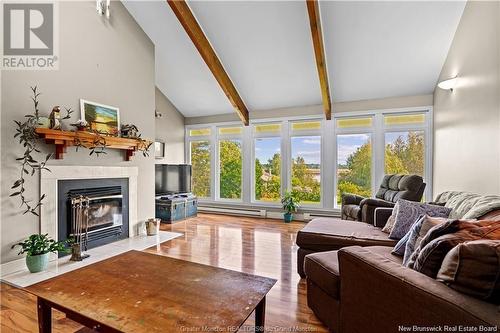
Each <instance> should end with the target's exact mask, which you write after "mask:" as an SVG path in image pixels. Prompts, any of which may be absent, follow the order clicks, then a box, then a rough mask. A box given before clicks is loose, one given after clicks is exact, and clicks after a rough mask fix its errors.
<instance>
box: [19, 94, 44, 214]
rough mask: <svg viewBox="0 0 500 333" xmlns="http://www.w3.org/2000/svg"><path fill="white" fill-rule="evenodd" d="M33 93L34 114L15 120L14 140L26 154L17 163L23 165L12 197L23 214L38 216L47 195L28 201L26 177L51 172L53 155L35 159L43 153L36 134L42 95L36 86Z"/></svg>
mask: <svg viewBox="0 0 500 333" xmlns="http://www.w3.org/2000/svg"><path fill="white" fill-rule="evenodd" d="M31 91H32V92H33V97H32V98H31V99H32V100H33V104H34V109H35V111H34V113H33V114H27V115H25V118H26V120H25V121H24V122H20V121H17V120H14V122H15V123H16V134H15V135H14V138H18V139H19V143H20V144H22V145H23V147H24V154H23V156H21V157H18V158H16V161H19V162H20V163H21V171H20V176H19V179H17V180H16V181H15V182H14V184H13V185H12V190H13V192H12V194H11V195H10V196H11V197H19V200H20V201H21V207H22V208H23V209H24V212H23V214H27V213H31V214H33V215H37V216H38V212H37V209H38V207H40V206H41V205H42V200H43V199H44V198H45V194H42V195H41V196H40V198H39V199H38V200H37V201H36V202H32V201H30V200H27V199H26V196H25V191H26V187H25V185H26V178H25V177H26V176H33V175H34V174H35V172H36V171H38V170H47V171H50V170H49V169H48V168H47V167H46V164H47V161H48V160H49V158H50V156H52V154H47V155H46V156H45V158H44V159H42V160H41V161H38V160H37V159H35V156H36V155H35V154H36V153H41V152H40V150H39V149H38V143H39V141H38V139H39V137H38V134H36V132H35V129H36V128H37V126H38V124H39V109H38V103H39V101H38V97H39V96H40V93H39V92H38V90H37V87H36V86H35V87H31Z"/></svg>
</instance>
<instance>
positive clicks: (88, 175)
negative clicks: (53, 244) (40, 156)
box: [40, 165, 139, 240]
mask: <svg viewBox="0 0 500 333" xmlns="http://www.w3.org/2000/svg"><path fill="white" fill-rule="evenodd" d="M138 172H139V171H138V168H137V167H112V166H110V167H105V166H74V165H71V166H66V165H65V166H54V165H52V166H50V172H49V171H46V170H42V172H41V173H40V193H44V194H45V199H44V200H43V205H42V206H41V209H40V233H41V234H48V235H49V237H51V238H53V239H55V240H57V220H58V217H57V211H58V207H57V192H58V191H57V187H58V186H57V184H58V181H59V180H74V179H99V178H127V179H128V188H129V190H128V193H129V198H128V201H129V212H128V214H129V219H128V221H129V228H128V230H129V237H133V236H135V235H138V234H139V224H138V221H137V175H138Z"/></svg>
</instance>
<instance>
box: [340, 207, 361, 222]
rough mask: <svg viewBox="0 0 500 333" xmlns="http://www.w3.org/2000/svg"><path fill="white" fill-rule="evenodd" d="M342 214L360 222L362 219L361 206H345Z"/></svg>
mask: <svg viewBox="0 0 500 333" xmlns="http://www.w3.org/2000/svg"><path fill="white" fill-rule="evenodd" d="M342 213H343V214H344V215H345V217H347V218H348V219H352V220H355V221H358V220H360V219H361V206H358V205H343V206H342Z"/></svg>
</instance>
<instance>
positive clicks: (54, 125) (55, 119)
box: [49, 105, 73, 130]
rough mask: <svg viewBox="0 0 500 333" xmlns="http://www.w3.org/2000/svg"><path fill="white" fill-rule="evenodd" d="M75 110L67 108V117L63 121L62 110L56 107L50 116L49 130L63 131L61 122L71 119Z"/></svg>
mask: <svg viewBox="0 0 500 333" xmlns="http://www.w3.org/2000/svg"><path fill="white" fill-rule="evenodd" d="M72 113H73V110H72V109H71V108H69V109H68V108H66V116H64V117H63V118H62V119H61V108H60V107H59V106H58V105H56V106H54V107H53V108H52V111H51V112H50V115H49V122H50V123H49V128H50V129H54V130H62V123H61V120H66V119H70V118H71V114H72Z"/></svg>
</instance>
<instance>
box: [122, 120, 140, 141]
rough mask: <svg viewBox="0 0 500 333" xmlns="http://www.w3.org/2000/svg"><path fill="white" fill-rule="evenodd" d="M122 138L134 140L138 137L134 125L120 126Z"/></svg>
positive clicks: (137, 131)
mask: <svg viewBox="0 0 500 333" xmlns="http://www.w3.org/2000/svg"><path fill="white" fill-rule="evenodd" d="M120 130H121V133H122V138H130V139H136V138H138V137H139V130H138V129H137V126H135V125H134V124H126V125H122V126H121V129H120Z"/></svg>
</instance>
